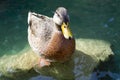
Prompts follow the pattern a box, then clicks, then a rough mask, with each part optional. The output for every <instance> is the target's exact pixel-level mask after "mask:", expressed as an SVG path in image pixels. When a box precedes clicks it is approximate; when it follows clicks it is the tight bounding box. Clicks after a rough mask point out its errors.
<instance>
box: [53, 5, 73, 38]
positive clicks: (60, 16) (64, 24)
mask: <svg viewBox="0 0 120 80" xmlns="http://www.w3.org/2000/svg"><path fill="white" fill-rule="evenodd" d="M69 20H70V19H69V15H68V13H67V9H65V8H64V7H59V8H57V10H56V11H55V13H54V16H53V21H54V22H55V24H56V25H58V26H59V27H60V28H61V30H62V33H63V35H64V37H65V38H66V39H71V38H73V36H72V32H71V31H70V28H69Z"/></svg>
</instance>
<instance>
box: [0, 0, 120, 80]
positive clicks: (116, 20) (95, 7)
mask: <svg viewBox="0 0 120 80" xmlns="http://www.w3.org/2000/svg"><path fill="white" fill-rule="evenodd" d="M59 6H64V7H66V8H67V9H68V12H69V15H70V25H71V28H72V31H73V33H74V36H75V38H76V39H78V38H83V39H96V40H105V41H108V42H110V43H111V44H112V46H111V48H112V50H113V52H114V53H115V55H114V56H113V57H112V59H110V60H109V61H106V62H104V63H103V62H101V64H100V65H98V67H97V68H96V71H100V72H101V73H100V74H101V76H102V74H103V75H104V74H108V73H106V72H105V71H110V72H109V74H111V75H112V76H113V77H106V76H103V77H102V79H103V80H106V79H108V80H110V79H114V80H117V79H118V78H119V79H120V75H119V73H120V63H119V62H120V58H119V57H120V42H119V41H120V28H119V27H120V1H119V0H73V1H72V0H71V1H70V0H66V1H64V0H58V1H54V0H47V1H46V0H19V1H17V0H3V1H0V56H1V57H2V56H4V55H14V54H15V53H17V52H19V51H21V50H22V49H24V47H25V46H26V45H28V41H27V27H28V26H27V14H28V11H34V12H37V13H41V14H44V15H47V16H51V17H52V16H53V11H55V9H56V8H57V7H59ZM35 74H36V73H35ZM93 74H94V73H93ZM23 79H24V77H23ZM38 79H41V80H53V79H54V78H52V77H45V76H33V77H32V76H31V80H38ZM7 80H9V79H7ZM76 80H79V79H76ZM95 80H97V78H95Z"/></svg>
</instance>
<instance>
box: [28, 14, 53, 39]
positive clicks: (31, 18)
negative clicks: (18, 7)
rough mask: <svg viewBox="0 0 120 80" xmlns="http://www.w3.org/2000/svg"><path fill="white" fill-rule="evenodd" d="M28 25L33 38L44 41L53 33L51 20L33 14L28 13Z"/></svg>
mask: <svg viewBox="0 0 120 80" xmlns="http://www.w3.org/2000/svg"><path fill="white" fill-rule="evenodd" d="M28 25H29V28H30V30H31V33H32V34H33V35H34V36H35V37H39V38H40V37H42V38H45V39H47V38H48V37H50V36H51V34H52V31H53V29H52V26H54V24H53V20H52V19H51V18H49V17H47V16H44V15H41V14H37V13H34V12H29V13H28Z"/></svg>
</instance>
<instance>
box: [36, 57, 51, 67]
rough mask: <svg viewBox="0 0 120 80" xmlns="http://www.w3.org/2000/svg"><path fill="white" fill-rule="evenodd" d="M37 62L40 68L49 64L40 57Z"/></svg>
mask: <svg viewBox="0 0 120 80" xmlns="http://www.w3.org/2000/svg"><path fill="white" fill-rule="evenodd" d="M38 63H39V67H40V68H42V67H45V66H50V62H49V61H48V60H46V59H44V58H40V59H39V61H38Z"/></svg>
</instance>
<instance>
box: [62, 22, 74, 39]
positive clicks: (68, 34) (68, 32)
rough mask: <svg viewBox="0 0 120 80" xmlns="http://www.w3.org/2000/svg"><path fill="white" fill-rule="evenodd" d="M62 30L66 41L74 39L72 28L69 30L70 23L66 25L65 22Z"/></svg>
mask: <svg viewBox="0 0 120 80" xmlns="http://www.w3.org/2000/svg"><path fill="white" fill-rule="evenodd" d="M61 29H62V33H63V35H64V37H65V38H66V39H71V38H72V37H73V35H72V32H71V30H70V28H69V24H68V23H67V24H65V23H64V22H63V24H62V26H61Z"/></svg>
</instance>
